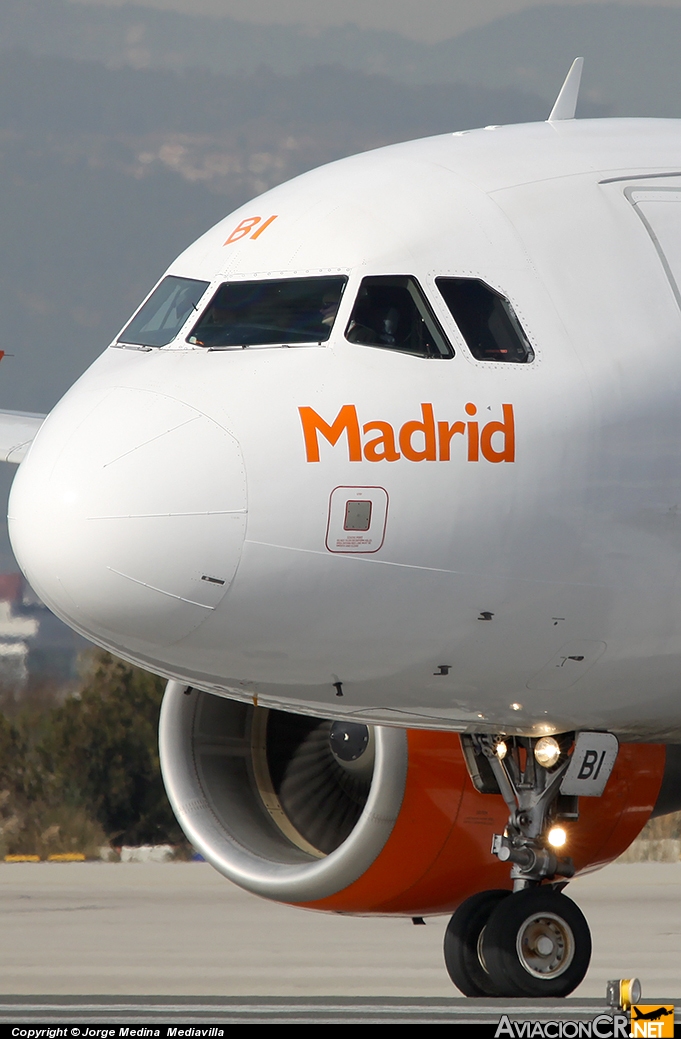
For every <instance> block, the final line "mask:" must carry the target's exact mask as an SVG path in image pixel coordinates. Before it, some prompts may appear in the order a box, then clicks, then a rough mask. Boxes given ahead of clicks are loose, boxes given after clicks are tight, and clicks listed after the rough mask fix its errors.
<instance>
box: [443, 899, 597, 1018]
mask: <svg viewBox="0 0 681 1039" xmlns="http://www.w3.org/2000/svg"><path fill="white" fill-rule="evenodd" d="M590 959H591V935H590V933H589V925H588V924H587V922H586V920H585V918H584V915H583V913H582V911H581V910H580V909H579V907H578V906H577V905H575V903H574V902H573V901H572V900H571V899H570V898H567V897H566V896H565V895H563V894H561V893H560V892H558V891H556V890H555V889H554V888H552V887H549V886H546V887H534V888H525V890H523V891H518V892H516V893H515V894H511V893H510V892H508V891H483V892H481V893H480V894H477V895H473V896H472V898H469V899H467V900H466V901H465V902H464V903H463V904H462V905H461V906H460V907H459V909H457V911H456V913H454V916H453V917H452V919H451V920H450V922H449V926H448V927H447V932H446V934H445V963H446V966H447V971H448V973H449V976H450V978H451V979H452V981H453V982H454V984H455V985H456V986H457V988H459V989H460V990H461V991H462V992H463V993H464V995H466V996H503V997H506V998H509V997H514V996H520V997H522V996H529V997H531V998H541V997H542V996H546V997H549V998H554V999H555V998H561V997H563V996H567V995H569V994H570V992H572V991H573V990H574V989H575V988H576V987H577V986H578V985H579V984H580V982H581V981H582V980H583V978H584V976H585V974H586V972H587V969H588V966H589V961H590Z"/></svg>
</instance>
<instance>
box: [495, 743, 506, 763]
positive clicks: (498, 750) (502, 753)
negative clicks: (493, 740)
mask: <svg viewBox="0 0 681 1039" xmlns="http://www.w3.org/2000/svg"><path fill="white" fill-rule="evenodd" d="M507 751H508V747H507V746H506V744H505V743H504V741H503V740H499V742H498V743H497V745H496V747H495V748H494V753H495V754H496V756H497V757H498V758H499V761H503V760H504V758H505V757H506V753H507Z"/></svg>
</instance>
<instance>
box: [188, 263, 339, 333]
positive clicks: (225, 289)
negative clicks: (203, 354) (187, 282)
mask: <svg viewBox="0 0 681 1039" xmlns="http://www.w3.org/2000/svg"><path fill="white" fill-rule="evenodd" d="M346 282H347V278H345V277H340V276H335V277H322V278H281V279H277V280H276V281H274V280H273V281H264V280H261V281H233V282H225V284H224V285H221V286H220V288H219V289H218V291H217V292H216V294H215V295H214V296H213V299H212V300H211V302H210V304H209V306H208V308H207V310H205V311H204V312H203V314H202V315H201V318H200V320H199V322H198V323H197V324H196V325H194V327H193V328H192V330H191V333H190V335H189V336H188V339H187V341H188V342H189V343H195V344H197V345H198V346H207V347H229V346H241V347H244V346H267V345H281V346H290V345H293V344H296V343H325V342H326V341H327V339H328V338H329V336H330V334H331V328H332V327H333V323H334V321H335V319H336V312H337V311H338V306H339V304H340V301H341V296H342V295H343V289H344V288H345V285H346Z"/></svg>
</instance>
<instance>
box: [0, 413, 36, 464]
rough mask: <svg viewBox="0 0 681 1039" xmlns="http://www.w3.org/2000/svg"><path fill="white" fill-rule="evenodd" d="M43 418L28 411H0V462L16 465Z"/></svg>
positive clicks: (24, 454) (26, 449)
mask: <svg viewBox="0 0 681 1039" xmlns="http://www.w3.org/2000/svg"><path fill="white" fill-rule="evenodd" d="M45 418H46V416H45V415H36V414H34V413H33V412H29V411H0V462H10V463H11V464H12V465H18V464H19V462H21V461H22V460H23V459H24V457H25V456H26V453H27V451H28V449H29V447H30V446H31V444H32V443H33V440H34V438H35V435H36V433H37V432H38V430H39V429H40V427H41V426H42V424H43V422H44V421H45Z"/></svg>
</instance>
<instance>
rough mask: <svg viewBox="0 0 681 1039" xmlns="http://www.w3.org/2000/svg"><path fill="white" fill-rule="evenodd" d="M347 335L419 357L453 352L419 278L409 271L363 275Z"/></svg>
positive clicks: (351, 338)
mask: <svg viewBox="0 0 681 1039" xmlns="http://www.w3.org/2000/svg"><path fill="white" fill-rule="evenodd" d="M345 338H346V339H349V341H350V342H351V343H359V344H361V345H362V346H381V347H383V348H384V349H385V350H399V351H400V352H401V353H406V354H413V355H414V356H416V357H452V356H453V350H452V348H451V347H450V345H449V343H448V342H447V340H446V338H445V335H444V332H443V331H442V329H441V328H440V326H439V325H438V323H437V321H436V319H435V315H434V314H433V312H432V311H431V309H430V307H429V306H428V303H427V302H426V300H425V297H424V295H423V293H422V292H421V289H420V288H419V285H418V282H417V281H416V279H415V278H412V277H410V276H407V275H400V276H381V277H375V278H364V280H363V281H362V284H361V286H360V289H359V294H358V296H357V300H356V302H355V306H354V308H353V311H352V314H351V315H350V321H349V323H348V327H347V328H346V330H345Z"/></svg>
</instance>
